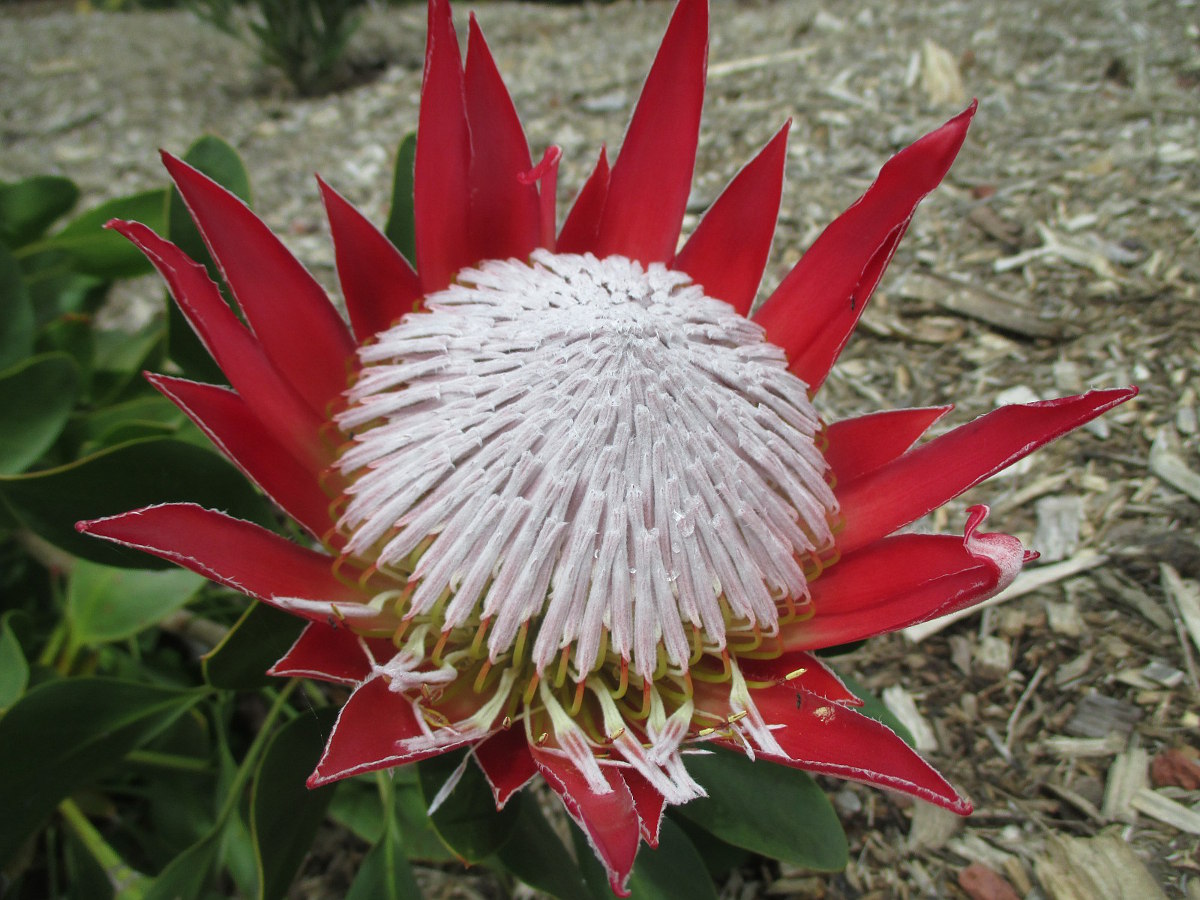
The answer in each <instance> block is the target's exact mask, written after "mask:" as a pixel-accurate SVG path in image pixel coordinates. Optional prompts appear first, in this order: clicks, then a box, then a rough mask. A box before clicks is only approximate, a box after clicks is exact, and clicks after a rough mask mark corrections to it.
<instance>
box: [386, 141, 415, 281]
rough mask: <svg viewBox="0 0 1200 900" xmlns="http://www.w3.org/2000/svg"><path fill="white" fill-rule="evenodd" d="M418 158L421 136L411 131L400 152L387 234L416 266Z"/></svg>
mask: <svg viewBox="0 0 1200 900" xmlns="http://www.w3.org/2000/svg"><path fill="white" fill-rule="evenodd" d="M416 158H417V133H416V132H415V131H411V132H409V133H408V134H406V135H405V136H404V139H403V140H402V141H401V142H400V148H399V149H398V150H397V151H396V168H395V171H394V172H393V175H392V208H391V210H390V211H389V212H388V220H387V224H386V225H385V226H384V227H383V233H384V234H385V235H387V237H388V240H390V241H391V242H392V243H393V244H395V245H396V249H397V250H399V251H400V252H401V253H403V254H404V256H405V258H406V259H407V260H408V261H409V263H411V264H413V265H416V258H417V226H416V216H415V213H414V210H413V164H414V162H415V161H416Z"/></svg>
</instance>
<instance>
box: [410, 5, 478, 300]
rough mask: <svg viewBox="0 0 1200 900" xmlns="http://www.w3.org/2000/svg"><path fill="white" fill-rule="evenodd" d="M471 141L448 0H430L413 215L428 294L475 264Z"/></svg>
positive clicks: (445, 284) (415, 169)
mask: <svg viewBox="0 0 1200 900" xmlns="http://www.w3.org/2000/svg"><path fill="white" fill-rule="evenodd" d="M470 160H471V137H470V133H469V132H468V129H467V106H466V94H465V87H464V78H463V67H462V57H461V56H460V55H459V51H458V38H457V36H456V35H455V34H454V23H453V22H452V21H451V19H450V4H449V2H448V0H429V30H428V32H427V34H426V39H425V76H424V79H423V80H422V82H421V112H420V116H419V117H418V119H417V154H416V160H415V162H414V171H413V212H414V216H415V219H416V232H417V270H418V271H419V272H420V274H421V284H422V286H423V287H424V289H425V293H426V294H432V293H433V292H435V291H440V290H442V289H443V288H445V287H446V286H447V285H448V284H450V282H451V280H453V278H454V274H455V273H456V272H457V271H458V270H459V269H461V268H463V267H464V266H468V265H470V264H471V263H474V262H476V260H474V259H471V250H470V246H469V244H468V230H467V229H468V224H467V223H468V222H469V207H470V198H471V194H470V176H469V171H470Z"/></svg>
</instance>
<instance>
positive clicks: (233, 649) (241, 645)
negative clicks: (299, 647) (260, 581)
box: [202, 602, 304, 691]
mask: <svg viewBox="0 0 1200 900" xmlns="http://www.w3.org/2000/svg"><path fill="white" fill-rule="evenodd" d="M303 629H304V622H303V620H301V619H298V618H296V617H295V616H290V615H288V614H287V613H285V612H283V611H282V610H278V609H276V608H275V607H273V606H269V605H268V604H266V603H258V602H255V603H253V604H251V605H250V606H249V607H248V608H247V609H246V611H245V612H244V613H242V617H241V618H240V619H238V620H237V622H236V623H234V626H233V627H232V628H230V629H229V632H228V633H227V634H226V635H225V639H224V640H223V641H221V643H219V644H217V646H216V647H214V648H213V649H212V650H210V651H209V652H208V653H206V654H205V655H204V658H203V660H202V665H203V667H204V680H205V681H207V682H208V683H209V684H211V685H212V686H213V687H217V688H224V689H227V690H238V691H242V690H254V689H255V688H259V687H262V686H263V685H265V684H270V683H271V680H272V679H271V676H269V675H267V674H266V673H267V669H269V668H271V665H272V664H273V663H274V662H275V661H276V660H277V659H279V658H280V657H281V656H283V654H285V653H287V651H288V648H290V647H291V646H292V644H294V643H295V642H296V638H298V637H299V636H300V632H301V631H302V630H303Z"/></svg>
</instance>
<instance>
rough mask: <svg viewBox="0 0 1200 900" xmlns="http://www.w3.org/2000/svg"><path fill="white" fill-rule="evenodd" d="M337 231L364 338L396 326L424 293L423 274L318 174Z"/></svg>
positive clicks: (355, 324)
mask: <svg viewBox="0 0 1200 900" xmlns="http://www.w3.org/2000/svg"><path fill="white" fill-rule="evenodd" d="M317 183H318V184H320V186H321V197H322V198H323V199H324V201H325V215H326V216H327V217H328V218H329V231H330V234H331V235H332V236H333V252H334V257H335V259H336V260H337V270H338V281H339V282H340V283H341V285H342V299H344V300H345V301H346V311H347V312H348V313H349V314H350V325H351V327H352V328H353V329H354V334H355V336H356V337H357V338H358V340H359V341H360V342H361V341H365V340H367V339H369V338H371V337H374V336H375V335H376V334H378V333H379V332H381V331H384V330H386V329H387V328H389V327H391V326H392V325H393V324H395V322H396V321H397V320H398V319H399V318H400V317H401V316H403V315H404V314H405V313H410V312H412V311H413V309H414V307H415V306H416V304H417V302H418V301H419V300H420V299H421V280H420V279H419V278H418V277H417V273H416V272H414V271H413V269H412V266H410V265H409V264H408V260H406V259H405V258H404V255H403V254H402V253H401V252H400V251H399V250H397V249H396V247H395V245H394V244H393V243H392V242H391V241H389V240H388V239H387V237H386V236H385V235H384V234H383V232H381V231H380V230H379V229H378V228H376V227H375V226H374V225H373V224H371V222H370V221H368V220H367V218H366V217H365V216H363V214H362V213H360V212H359V211H358V210H357V209H355V208H354V207H353V206H351V205H350V203H348V202H347V201H346V198H345V197H343V196H342V195H341V194H339V193H338V192H337V191H335V190H334V189H333V188H331V187H330V186H329V185H328V184H326V183H325V182H324V181H323V180H322V179H321V178H319V177H318V178H317Z"/></svg>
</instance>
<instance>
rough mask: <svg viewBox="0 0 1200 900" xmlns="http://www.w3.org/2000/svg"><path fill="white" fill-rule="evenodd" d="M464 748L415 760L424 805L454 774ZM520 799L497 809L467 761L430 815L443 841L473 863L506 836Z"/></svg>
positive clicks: (474, 767)
mask: <svg viewBox="0 0 1200 900" xmlns="http://www.w3.org/2000/svg"><path fill="white" fill-rule="evenodd" d="M467 752H468V751H466V750H460V751H458V752H454V753H443V754H442V755H440V756H435V757H433V758H431V759H426V760H422V761H421V762H419V763H417V771H418V772H419V773H420V778H421V792H422V793H423V794H424V795H425V803H426V806H428V805H429V804H430V803H432V802H433V799H434V798H435V797H436V796H437V795H438V792H439V791H441V790H442V787H443V786H444V785H445V784H446V782H447V780H448V779H450V778H451V777H452V776H453V774H454V772H455V770H456V769H457V768H458V766H459V764H460V763H461V762H462V761H463V760H464V759H465V758H466V754H467ZM522 799H523V798H522V797H520V796H519V795H518V796H516V797H513V798H512V800H511V801H509V803H508V805H507V806H505V807H504V809H502V810H497V809H496V800H495V798H494V797H493V796H492V789H491V788H490V787H488V783H487V780H486V779H485V778H484V776H483V772H481V771H480V769H479V767H478V766H477V765H475V764H474V763H472V762H470V761H468V762H467V766H466V768H465V769H464V770H463V773H462V777H461V778H460V779H459V782H458V784H457V785H455V787H454V790H453V791H451V792H450V795H449V796H448V797H446V799H445V801H444V802H443V803H442V805H441V806H439V807H438V808H437V810H436V811H435V812H434V813H433V815H432V816H430V817H429V818H430V821H432V823H433V827H434V829H435V830H436V831H437V833H438V836H439V837H440V838H441V839H442V841H443V842H444V843H445V845H446V846H447V847H448V848H450V850H451V851H452V852H453V853H454V854H455V855H456V856H457V857H458V858H459V859H460V860H462V861H463V862H464V863H466V864H467V865H474V864H475V863H478V862H482V861H483V860H484V859H486V858H487V857H489V856H491V855H492V854H493V853H495V852H496V851H497V850H499V849H500V847H501V846H502V845H503V844H504V842H505V841H506V840H508V838H509V836H510V835H511V834H512V828H513V824H514V823H515V822H516V818H517V810H518V808H519V807H520V805H521V800H522Z"/></svg>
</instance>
